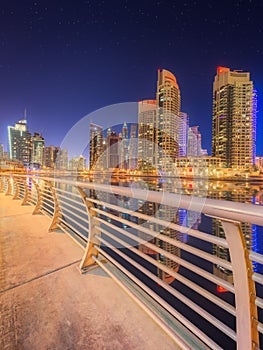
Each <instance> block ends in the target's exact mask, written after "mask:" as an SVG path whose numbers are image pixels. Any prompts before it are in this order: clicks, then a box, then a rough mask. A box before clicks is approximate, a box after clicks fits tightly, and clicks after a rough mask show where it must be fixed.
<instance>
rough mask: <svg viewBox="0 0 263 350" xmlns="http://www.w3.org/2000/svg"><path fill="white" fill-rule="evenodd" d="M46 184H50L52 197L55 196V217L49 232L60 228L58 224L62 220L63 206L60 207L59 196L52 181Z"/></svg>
mask: <svg viewBox="0 0 263 350" xmlns="http://www.w3.org/2000/svg"><path fill="white" fill-rule="evenodd" d="M46 184H47V185H48V186H49V188H50V190H51V192H52V197H53V202H54V212H53V218H52V222H51V224H50V226H49V229H48V232H51V231H54V230H56V229H59V225H58V224H59V223H60V222H61V218H62V214H61V208H60V205H59V202H58V198H57V193H56V189H55V188H54V186H53V185H52V184H51V182H46Z"/></svg>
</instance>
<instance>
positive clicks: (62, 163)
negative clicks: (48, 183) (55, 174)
mask: <svg viewBox="0 0 263 350" xmlns="http://www.w3.org/2000/svg"><path fill="white" fill-rule="evenodd" d="M56 168H57V169H58V170H68V150H67V149H66V148H63V149H59V151H58V153H57V157H56Z"/></svg>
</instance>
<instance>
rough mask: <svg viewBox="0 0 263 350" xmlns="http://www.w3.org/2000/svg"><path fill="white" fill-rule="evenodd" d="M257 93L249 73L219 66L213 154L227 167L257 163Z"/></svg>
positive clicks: (214, 103)
mask: <svg viewBox="0 0 263 350" xmlns="http://www.w3.org/2000/svg"><path fill="white" fill-rule="evenodd" d="M255 142H256V92H255V90H254V87H253V82H252V81H251V80H250V73H248V72H242V71H236V70H235V71H230V69H229V68H226V67H218V68H217V74H216V76H215V79H214V85H213V124H212V155H213V156H216V157H220V158H221V160H222V165H223V166H225V167H227V168H249V167H251V166H252V165H253V164H254V163H255Z"/></svg>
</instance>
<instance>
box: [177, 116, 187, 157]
mask: <svg viewBox="0 0 263 350" xmlns="http://www.w3.org/2000/svg"><path fill="white" fill-rule="evenodd" d="M179 117H180V127H179V157H186V156H187V153H188V130H189V116H188V114H187V113H184V112H180V114H179Z"/></svg>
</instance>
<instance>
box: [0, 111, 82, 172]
mask: <svg viewBox="0 0 263 350" xmlns="http://www.w3.org/2000/svg"><path fill="white" fill-rule="evenodd" d="M8 146H9V152H4V147H3V144H0V160H2V163H3V164H4V163H5V164H7V163H8V162H10V161H13V162H19V163H22V164H23V165H24V166H25V167H27V168H30V169H59V170H84V169H85V168H86V159H85V158H84V157H83V156H79V157H75V158H72V159H70V160H69V159H68V151H67V149H61V148H60V147H57V146H45V139H44V137H43V136H42V135H41V134H40V133H37V132H35V133H34V134H33V135H32V134H31V133H30V131H29V130H28V127H27V120H26V117H25V118H24V119H22V120H19V121H18V122H16V123H15V125H14V126H8Z"/></svg>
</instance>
